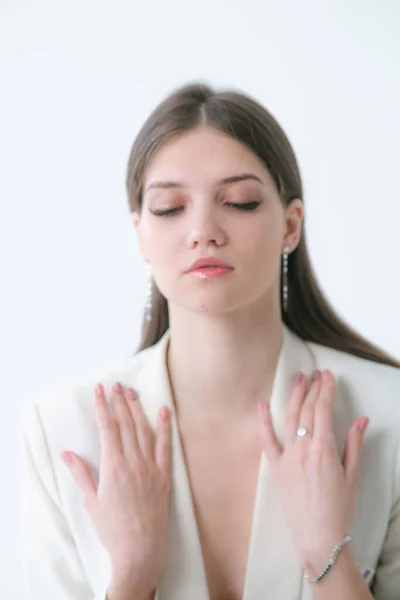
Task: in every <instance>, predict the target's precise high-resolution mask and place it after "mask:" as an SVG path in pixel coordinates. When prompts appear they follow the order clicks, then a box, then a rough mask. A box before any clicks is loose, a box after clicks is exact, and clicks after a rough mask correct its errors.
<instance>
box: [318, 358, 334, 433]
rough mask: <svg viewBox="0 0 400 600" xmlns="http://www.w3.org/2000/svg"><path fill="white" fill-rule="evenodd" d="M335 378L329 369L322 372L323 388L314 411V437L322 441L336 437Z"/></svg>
mask: <svg viewBox="0 0 400 600" xmlns="http://www.w3.org/2000/svg"><path fill="white" fill-rule="evenodd" d="M334 399H335V379H334V377H333V375H332V373H331V372H330V371H329V370H326V371H324V372H323V373H322V378H321V388H320V392H319V397H318V400H317V403H316V406H315V411H314V431H313V438H315V439H319V440H321V441H323V440H326V439H327V438H332V437H334V431H333V404H334Z"/></svg>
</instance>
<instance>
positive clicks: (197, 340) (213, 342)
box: [167, 315, 283, 422]
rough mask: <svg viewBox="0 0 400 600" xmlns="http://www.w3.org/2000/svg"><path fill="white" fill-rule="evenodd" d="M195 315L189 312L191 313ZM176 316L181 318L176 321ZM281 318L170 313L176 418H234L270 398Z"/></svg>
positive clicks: (169, 362) (170, 365)
mask: <svg viewBox="0 0 400 600" xmlns="http://www.w3.org/2000/svg"><path fill="white" fill-rule="evenodd" d="M192 316H193V315H192ZM178 321H179V322H178ZM282 336H283V327H282V321H281V319H280V316H279V318H276V319H274V320H267V319H265V317H264V318H263V319H260V320H259V321H258V323H257V322H256V320H255V319H254V318H249V316H248V315H247V318H243V319H242V320H240V319H237V320H236V319H235V322H234V323H233V322H232V320H231V321H229V319H227V318H226V319H223V318H220V317H219V318H210V317H209V316H208V315H201V316H199V315H195V316H194V318H192V319H191V322H190V323H184V324H183V323H182V321H181V320H177V319H175V320H174V318H172V319H171V316H170V343H169V348H168V354H167V368H168V373H169V377H170V382H171V388H172V392H173V396H174V402H175V409H176V412H177V414H178V415H179V418H180V419H186V420H187V419H189V420H190V421H193V420H199V419H200V420H203V421H204V420H206V421H210V422H213V421H214V422H218V421H221V420H222V419H224V420H231V421H235V420H238V419H243V418H245V417H246V416H249V415H250V414H253V413H254V411H255V409H256V404H257V402H259V401H268V400H269V396H270V394H271V391H272V384H273V380H274V376H275V370H276V366H277V362H278V357H279V353H280V349H281V344H282Z"/></svg>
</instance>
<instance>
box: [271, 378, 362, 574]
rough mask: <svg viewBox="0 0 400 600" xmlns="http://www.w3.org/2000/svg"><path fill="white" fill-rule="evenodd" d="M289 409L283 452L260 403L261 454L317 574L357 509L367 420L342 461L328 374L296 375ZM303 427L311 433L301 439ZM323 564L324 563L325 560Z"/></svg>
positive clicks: (306, 562) (350, 437) (357, 426)
mask: <svg viewBox="0 0 400 600" xmlns="http://www.w3.org/2000/svg"><path fill="white" fill-rule="evenodd" d="M296 375H297V379H296V376H295V377H294V378H293V388H292V391H291V395H290V399H289V403H288V406H287V411H286V419H285V431H284V449H283V450H282V448H281V446H280V444H279V442H278V440H277V438H276V436H275V433H274V429H273V426H272V422H271V415H270V412H269V407H268V405H267V404H265V403H261V404H259V413H260V423H261V428H260V433H261V440H262V446H263V450H264V452H265V454H266V457H267V459H268V461H269V464H270V468H271V473H272V476H273V479H274V482H275V484H276V486H277V488H278V493H279V497H280V501H281V506H282V510H283V513H284V515H285V517H286V520H287V523H288V526H289V528H290V530H291V533H292V536H293V540H294V543H295V546H296V548H297V550H298V553H299V557H300V560H301V561H302V564H303V567H304V568H305V569H306V570H307V571H309V572H311V573H316V574H319V573H318V571H320V570H321V561H322V562H323V563H324V564H323V565H322V567H323V566H324V565H325V564H326V562H327V559H328V558H329V555H330V553H331V551H332V549H333V548H334V546H335V545H336V544H337V543H338V542H339V540H341V539H342V538H343V537H345V536H346V535H349V530H350V526H351V524H352V522H353V519H354V516H355V510H356V500H357V490H358V476H359V466H360V458H361V453H362V445H363V438H364V432H365V429H366V427H367V425H368V418H366V417H360V418H358V419H356V420H355V421H354V422H353V423H352V425H351V426H350V428H349V431H348V433H347V439H346V446H345V452H344V457H343V462H342V461H341V459H340V456H339V450H338V446H337V442H336V439H335V436H334V431H333V402H334V391H335V381H334V377H333V375H332V373H331V372H330V371H328V370H327V371H324V372H323V373H320V372H319V371H315V372H314V374H313V378H312V381H311V385H310V387H309V389H308V382H307V377H306V376H305V375H304V374H296ZM299 427H304V428H305V429H306V430H307V431H308V432H309V433H308V434H307V435H304V436H303V437H301V436H298V435H297V429H298V428H299ZM324 561H325V562H324Z"/></svg>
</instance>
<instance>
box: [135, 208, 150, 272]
mask: <svg viewBox="0 0 400 600" xmlns="http://www.w3.org/2000/svg"><path fill="white" fill-rule="evenodd" d="M132 214H133V216H132V221H133V226H134V227H135V229H136V233H137V238H138V243H139V250H140V254H141V255H142V257H143V259H144V260H145V261H146V260H147V259H146V256H145V253H144V247H143V238H142V231H141V229H140V215H139V213H138V212H137V211H134V212H133V213H132Z"/></svg>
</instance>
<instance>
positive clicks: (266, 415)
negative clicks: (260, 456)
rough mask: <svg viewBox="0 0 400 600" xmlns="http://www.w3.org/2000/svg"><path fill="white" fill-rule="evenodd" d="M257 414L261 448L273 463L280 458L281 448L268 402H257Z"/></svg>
mask: <svg viewBox="0 0 400 600" xmlns="http://www.w3.org/2000/svg"><path fill="white" fill-rule="evenodd" d="M258 414H259V417H260V437H261V444H262V448H263V450H264V452H265V454H266V456H267V458H268V460H269V462H270V464H271V465H273V464H275V463H276V462H278V460H279V459H280V457H281V454H282V449H281V446H280V444H279V442H278V440H277V438H276V435H275V431H274V427H273V425H272V419H271V411H270V408H269V404H267V403H266V402H259V404H258Z"/></svg>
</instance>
